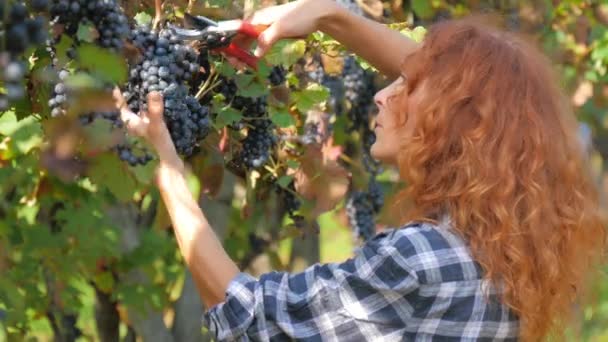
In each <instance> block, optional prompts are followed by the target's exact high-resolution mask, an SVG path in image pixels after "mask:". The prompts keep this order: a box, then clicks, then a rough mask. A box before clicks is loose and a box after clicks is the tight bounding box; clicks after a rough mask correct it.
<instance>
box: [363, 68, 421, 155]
mask: <svg viewBox="0 0 608 342" xmlns="http://www.w3.org/2000/svg"><path fill="white" fill-rule="evenodd" d="M423 89H424V82H422V83H419V86H417V87H416V89H415V90H414V91H413V92H412V93H411V94H409V95H408V89H407V80H406V79H405V76H401V77H399V78H398V79H396V80H395V81H394V82H393V83H391V84H390V85H388V86H387V87H386V88H384V89H382V90H380V91H379V92H378V93H376V95H375V96H374V101H375V102H376V105H377V106H378V116H377V117H376V127H375V128H374V132H375V133H376V142H375V143H374V144H373V145H372V147H371V154H372V157H374V159H377V160H380V161H382V162H384V163H388V164H396V163H397V155H398V153H399V149H400V147H401V143H402V141H403V140H404V139H405V138H407V137H408V136H409V135H411V134H412V132H413V129H414V126H415V123H416V107H417V104H418V103H419V102H420V99H421V94H422V93H423ZM404 96H405V98H403V97H404ZM391 97H393V98H392V99H391V100H390V101H391V103H390V104H389V99H390V98H391ZM400 105H404V106H405V107H406V108H405V109H401V108H398V106H400ZM397 110H405V111H406V113H405V117H407V121H406V123H405V126H400V125H398V123H399V112H398V111H397Z"/></svg>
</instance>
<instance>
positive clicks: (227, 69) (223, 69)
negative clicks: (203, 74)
mask: <svg viewBox="0 0 608 342" xmlns="http://www.w3.org/2000/svg"><path fill="white" fill-rule="evenodd" d="M213 67H214V69H215V71H216V72H218V73H219V74H220V75H222V76H226V77H233V76H234V75H235V74H236V69H234V67H233V66H232V64H230V63H228V62H227V61H226V60H216V61H214V62H213Z"/></svg>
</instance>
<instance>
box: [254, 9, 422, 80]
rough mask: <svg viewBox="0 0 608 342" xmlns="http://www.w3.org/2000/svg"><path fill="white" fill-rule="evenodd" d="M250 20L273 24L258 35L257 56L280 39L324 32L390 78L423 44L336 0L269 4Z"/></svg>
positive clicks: (398, 71)
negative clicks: (352, 10) (351, 10)
mask: <svg viewBox="0 0 608 342" xmlns="http://www.w3.org/2000/svg"><path fill="white" fill-rule="evenodd" d="M250 21H251V22H252V23H253V24H262V25H270V26H269V27H268V29H266V30H265V31H264V32H263V33H262V34H261V35H260V37H259V38H258V49H257V50H256V55H258V56H261V55H263V54H264V53H265V52H266V51H268V49H270V47H271V46H272V45H273V44H274V43H275V42H276V41H278V40H280V39H283V38H295V37H302V36H306V35H308V34H310V33H312V32H315V31H322V32H325V33H327V34H329V35H330V36H332V37H333V38H334V39H336V40H337V41H338V42H340V43H341V44H343V45H344V46H346V48H348V49H349V50H350V51H352V52H353V53H355V54H357V55H359V56H361V57H363V58H364V59H365V60H367V61H368V62H369V63H370V64H371V65H373V66H374V67H376V68H377V69H378V70H379V71H380V72H381V73H383V74H385V75H386V76H387V77H388V78H390V79H394V78H397V77H399V75H400V66H401V62H402V61H403V58H404V57H405V56H407V55H408V54H410V53H412V52H413V51H415V50H416V49H417V48H418V47H419V45H420V44H419V43H417V42H415V41H414V40H412V39H410V38H408V37H406V36H404V35H402V34H400V33H399V32H397V31H395V30H391V29H390V28H388V27H387V26H386V25H384V24H380V23H378V22H375V21H373V20H370V19H367V18H364V17H361V16H358V15H355V14H352V13H350V12H349V11H347V10H346V9H345V8H343V7H342V6H340V5H339V4H337V3H336V2H335V1H334V0H298V1H295V2H291V3H288V4H285V5H280V6H273V7H269V8H265V9H263V10H260V11H258V12H256V13H255V14H254V15H253V16H252V17H251V18H250Z"/></svg>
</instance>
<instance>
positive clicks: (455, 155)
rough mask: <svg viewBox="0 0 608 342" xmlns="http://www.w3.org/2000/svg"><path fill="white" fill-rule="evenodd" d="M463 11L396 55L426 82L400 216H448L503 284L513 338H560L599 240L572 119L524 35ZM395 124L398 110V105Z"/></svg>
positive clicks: (414, 78) (411, 85) (594, 201)
mask: <svg viewBox="0 0 608 342" xmlns="http://www.w3.org/2000/svg"><path fill="white" fill-rule="evenodd" d="M486 19H487V17H486V16H484V17H469V18H465V19H460V20H450V21H445V22H441V23H438V24H435V25H434V26H432V27H431V28H430V29H429V31H428V32H427V36H426V37H425V40H424V42H423V45H422V46H421V48H420V49H419V50H418V51H416V52H415V53H413V54H412V55H410V56H408V57H407V58H406V59H405V61H404V64H403V72H404V74H405V75H407V77H408V80H407V88H406V89H407V91H405V92H404V93H401V94H395V95H396V96H397V97H398V99H399V100H400V101H401V103H399V105H400V107H399V108H406V107H405V106H404V103H403V101H406V100H407V94H409V93H411V92H412V91H413V90H414V89H415V88H416V86H418V85H420V84H421V82H422V81H424V82H425V83H427V85H429V87H426V91H425V95H424V98H423V99H422V100H421V102H420V103H419V105H418V106H417V107H418V112H417V113H415V114H416V121H415V128H414V132H413V134H412V135H411V136H408V137H404V141H402V142H401V143H402V148H401V149H400V152H399V156H398V158H397V160H398V167H399V172H400V174H401V177H402V179H403V180H404V181H405V182H406V184H407V187H406V188H405V189H404V190H403V191H402V192H400V193H399V194H397V197H396V200H397V201H396V202H395V203H396V205H397V207H398V208H399V211H400V213H401V214H402V215H401V216H400V217H401V218H402V220H403V222H407V221H412V220H423V221H430V222H435V223H436V222H437V221H438V220H439V218H440V215H441V214H442V213H447V214H449V216H450V219H451V221H452V224H453V228H454V230H455V231H456V232H457V233H458V234H460V235H461V236H462V237H463V238H464V239H465V240H466V241H467V242H468V244H469V247H470V250H471V253H472V255H473V257H474V258H475V259H476V260H477V261H478V262H479V263H480V265H481V267H482V269H483V270H484V277H486V279H489V280H490V281H492V283H493V284H494V285H495V286H497V287H498V288H502V289H503V293H502V300H503V302H504V303H506V304H507V305H508V306H509V307H510V308H511V309H512V310H513V312H514V313H515V314H516V315H518V317H519V319H520V326H521V338H522V339H523V340H525V341H538V340H542V339H543V338H545V337H547V336H549V335H555V336H556V337H563V335H562V333H563V331H562V332H560V331H559V330H560V329H556V328H561V327H562V324H565V323H568V322H570V320H571V319H572V311H573V310H572V309H573V307H574V305H575V303H576V301H577V300H578V299H580V298H581V297H580V296H581V295H582V294H583V293H585V292H584V290H586V289H587V288H589V286H587V285H588V284H589V279H588V278H589V276H590V275H593V274H597V273H596V270H597V269H599V267H597V266H598V262H600V260H603V256H604V247H605V245H606V244H605V241H606V232H605V225H604V223H605V221H604V219H603V217H602V215H601V211H600V205H599V194H598V191H597V190H596V189H597V186H596V185H595V184H594V180H593V177H592V176H591V173H590V171H589V168H588V167H587V165H586V158H585V156H584V152H583V149H582V146H581V144H580V142H579V139H578V136H577V127H578V126H577V121H576V119H575V116H574V115H573V111H572V108H571V105H570V103H569V99H568V98H567V96H566V95H565V94H564V92H563V90H562V89H560V86H559V84H560V83H559V80H558V77H556V73H555V72H554V71H553V70H552V68H551V62H550V60H549V59H548V58H547V57H546V56H544V55H543V54H542V53H541V52H540V51H539V50H538V49H537V48H536V47H535V44H534V43H531V42H530V41H528V39H526V38H524V37H522V36H520V35H517V34H515V33H511V32H507V31H504V30H502V29H501V28H499V27H497V26H494V25H489V24H487V23H486V22H487V20H486ZM399 116H400V123H401V124H405V122H406V121H407V120H408V113H405V112H404V111H403V110H399Z"/></svg>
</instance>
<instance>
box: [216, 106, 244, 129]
mask: <svg viewBox="0 0 608 342" xmlns="http://www.w3.org/2000/svg"><path fill="white" fill-rule="evenodd" d="M242 118H243V115H242V114H241V112H239V111H238V110H236V109H234V108H232V107H230V106H224V107H222V108H220V109H219V111H218V113H217V117H216V118H215V125H216V128H222V127H224V126H226V125H229V124H232V123H235V122H237V121H239V120H241V119H242Z"/></svg>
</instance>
